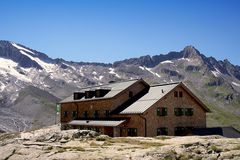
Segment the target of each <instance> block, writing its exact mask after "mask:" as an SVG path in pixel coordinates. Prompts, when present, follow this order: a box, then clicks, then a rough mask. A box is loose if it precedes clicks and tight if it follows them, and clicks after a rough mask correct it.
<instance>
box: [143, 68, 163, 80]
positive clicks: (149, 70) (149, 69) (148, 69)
mask: <svg viewBox="0 0 240 160" xmlns="http://www.w3.org/2000/svg"><path fill="white" fill-rule="evenodd" d="M144 68H145V69H146V70H147V71H148V72H150V73H152V74H153V75H156V76H157V77H158V78H160V77H161V76H160V75H159V74H158V73H155V72H153V71H152V69H151V68H147V67H144Z"/></svg>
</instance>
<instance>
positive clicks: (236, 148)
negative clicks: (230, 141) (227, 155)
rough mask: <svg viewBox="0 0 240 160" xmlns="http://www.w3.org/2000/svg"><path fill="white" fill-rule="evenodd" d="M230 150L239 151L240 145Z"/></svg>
mask: <svg viewBox="0 0 240 160" xmlns="http://www.w3.org/2000/svg"><path fill="white" fill-rule="evenodd" d="M232 150H240V144H239V145H237V146H236V147H234V148H233V149H232Z"/></svg>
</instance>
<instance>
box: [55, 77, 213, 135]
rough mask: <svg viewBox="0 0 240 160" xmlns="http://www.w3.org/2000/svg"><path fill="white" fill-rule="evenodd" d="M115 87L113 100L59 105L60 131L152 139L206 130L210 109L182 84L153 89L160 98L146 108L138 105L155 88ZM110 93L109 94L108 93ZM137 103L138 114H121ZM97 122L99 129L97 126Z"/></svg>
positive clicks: (134, 84) (139, 84)
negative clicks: (193, 130) (153, 137)
mask: <svg viewBox="0 0 240 160" xmlns="http://www.w3.org/2000/svg"><path fill="white" fill-rule="evenodd" d="M122 83H124V82H122ZM118 84H119V85H120V86H121V85H122V86H123V88H121V91H119V90H117V87H118ZM173 84H174V85H175V86H174V87H172V88H171V87H168V86H167V87H168V88H170V89H168V88H167V89H161V87H162V86H164V85H169V86H171V85H173ZM114 85H115V86H114V87H116V89H115V90H114V87H113V88H111V89H112V93H115V92H117V91H119V92H117V94H116V95H113V96H112V97H111V96H109V97H101V98H95V99H94V98H93V99H91V98H90V99H84V98H82V99H80V100H68V101H66V100H63V101H61V102H60V104H61V114H60V121H61V125H62V129H67V128H80V129H93V130H96V131H98V132H102V133H104V134H107V135H110V136H148V137H152V136H157V135H186V134H187V133H188V130H191V129H192V128H204V127H206V112H209V109H208V108H207V107H206V106H205V105H204V104H203V103H202V102H201V101H200V100H199V99H198V98H197V97H196V96H195V95H194V94H193V93H192V92H191V91H190V90H189V89H188V88H187V87H186V86H185V85H184V84H183V83H181V82H180V83H169V84H164V85H162V86H156V87H158V88H159V89H158V88H155V90H157V93H154V94H155V95H157V94H158V93H159V95H160V94H161V95H162V96H161V97H160V98H159V99H157V100H156V102H155V101H154V104H151V105H149V107H147V108H146V107H145V106H144V104H148V100H144V101H141V102H139V101H140V100H141V97H143V96H147V95H148V94H150V93H149V92H150V90H151V87H154V86H150V85H148V84H147V83H146V82H145V81H144V80H142V79H140V80H135V81H133V82H132V83H131V85H129V86H126V88H124V87H125V86H124V85H123V84H121V82H120V83H117V84H114ZM106 86H108V85H106ZM110 86H111V85H110ZM95 88H96V87H95ZM109 88H110V87H109ZM90 89H91V90H94V89H93V88H91V87H90V88H89V90H90ZM158 90H159V91H158ZM85 91H86V89H85ZM155 92H156V91H155ZM161 92H162V93H161ZM109 93H110V94H112V93H111V91H110V92H109ZM165 93H166V94H165ZM110 94H109V95H110ZM148 98H149V97H148ZM150 101H151V97H150V98H149V102H150ZM136 102H138V103H139V108H140V111H141V113H140V112H136V113H135V112H134V109H133V110H132V112H131V113H124V112H123V110H125V109H128V107H131V106H132V105H133V104H134V103H136ZM137 108H138V106H137ZM100 121H101V122H103V123H102V125H101V123H100V124H99V123H98V122H100ZM120 121H121V123H120ZM110 122H111V123H110ZM118 122H119V123H118Z"/></svg>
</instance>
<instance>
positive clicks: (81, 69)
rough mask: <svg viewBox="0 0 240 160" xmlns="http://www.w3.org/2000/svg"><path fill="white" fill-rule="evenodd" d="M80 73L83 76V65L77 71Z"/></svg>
mask: <svg viewBox="0 0 240 160" xmlns="http://www.w3.org/2000/svg"><path fill="white" fill-rule="evenodd" d="M79 73H80V75H81V76H82V77H83V76H84V74H83V67H81V68H80V71H79Z"/></svg>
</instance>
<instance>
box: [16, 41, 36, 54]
mask: <svg viewBox="0 0 240 160" xmlns="http://www.w3.org/2000/svg"><path fill="white" fill-rule="evenodd" d="M12 45H13V47H15V48H17V49H19V50H23V51H26V52H29V53H32V54H35V53H34V52H32V51H30V50H29V49H27V48H23V47H21V46H19V45H17V44H16V43H12Z"/></svg>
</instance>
